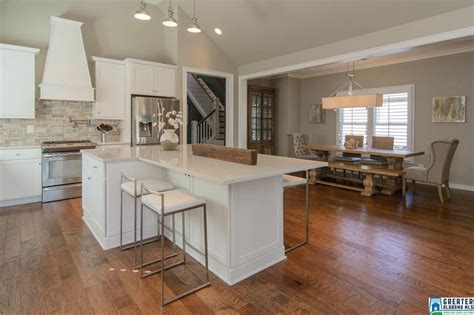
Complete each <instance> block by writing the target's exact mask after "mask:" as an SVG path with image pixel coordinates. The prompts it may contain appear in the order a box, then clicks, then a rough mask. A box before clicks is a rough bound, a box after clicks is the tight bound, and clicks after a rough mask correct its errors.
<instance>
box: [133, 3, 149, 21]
mask: <svg viewBox="0 0 474 315" xmlns="http://www.w3.org/2000/svg"><path fill="white" fill-rule="evenodd" d="M134 17H135V18H136V19H138V20H142V21H148V20H150V19H151V15H150V14H149V13H148V12H147V11H146V3H145V1H143V0H141V1H140V9H138V10H137V12H135V15H134Z"/></svg>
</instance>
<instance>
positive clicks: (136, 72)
mask: <svg viewBox="0 0 474 315" xmlns="http://www.w3.org/2000/svg"><path fill="white" fill-rule="evenodd" d="M132 87H133V89H132V93H133V94H139V95H155V94H156V93H155V92H154V91H155V67H153V66H149V65H142V64H134V65H133V77H132Z"/></svg>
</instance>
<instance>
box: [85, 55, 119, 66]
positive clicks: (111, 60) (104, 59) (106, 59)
mask: <svg viewBox="0 0 474 315" xmlns="http://www.w3.org/2000/svg"><path fill="white" fill-rule="evenodd" d="M91 59H92V61H94V62H106V63H114V64H118V65H125V64H126V62H125V61H123V60H117V59H109V58H103V57H96V56H92V57H91Z"/></svg>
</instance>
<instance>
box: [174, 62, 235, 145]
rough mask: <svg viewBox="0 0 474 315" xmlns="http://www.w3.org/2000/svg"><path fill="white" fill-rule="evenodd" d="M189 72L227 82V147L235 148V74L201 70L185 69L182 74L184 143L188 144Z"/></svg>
mask: <svg viewBox="0 0 474 315" xmlns="http://www.w3.org/2000/svg"><path fill="white" fill-rule="evenodd" d="M188 72H191V73H197V74H202V75H209V76H214V77H220V78H224V79H226V80H225V145H226V146H227V147H233V146H234V74H233V73H228V72H221V71H213V70H207V69H200V68H192V67H183V72H182V78H183V79H182V84H183V85H182V89H181V92H182V100H183V118H184V119H183V135H182V139H183V143H188V142H187V141H188V97H187V93H188Z"/></svg>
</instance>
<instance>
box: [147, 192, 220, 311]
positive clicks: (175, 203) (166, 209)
mask: <svg viewBox="0 0 474 315" xmlns="http://www.w3.org/2000/svg"><path fill="white" fill-rule="evenodd" d="M144 207H147V208H148V209H150V210H152V211H154V212H155V213H157V214H158V216H159V217H161V220H160V224H161V230H162V231H164V229H165V217H166V216H170V215H175V214H177V213H181V217H182V233H183V245H182V246H183V248H182V249H183V260H182V261H178V262H176V263H173V264H171V265H168V266H165V259H166V258H167V257H165V246H164V245H165V243H164V237H161V257H162V258H163V259H161V267H160V268H159V269H158V270H155V271H152V272H150V273H159V272H161V306H164V305H166V304H169V303H171V302H174V301H176V300H179V299H181V298H182V297H184V296H186V295H189V294H191V293H194V292H196V291H198V290H201V289H203V288H205V287H207V286H209V285H210V284H211V283H210V281H209V265H208V258H209V257H208V248H207V214H206V201H205V200H203V199H201V198H199V197H197V196H194V195H193V194H191V193H189V192H187V191H186V190H184V189H174V190H168V191H165V192H159V191H154V190H152V189H151V188H149V187H147V186H146V185H142V206H141V216H142V218H143V208H144ZM197 208H202V211H203V217H204V253H202V252H200V251H199V250H197V249H196V248H195V247H194V246H192V245H191V244H190V243H188V242H187V241H186V235H185V231H186V226H185V212H186V211H190V210H193V209H197ZM142 222H143V220H142ZM140 229H141V231H143V224H142V225H141V226H140ZM173 230H174V227H173ZM186 245H189V246H190V247H192V248H193V249H195V250H197V251H198V252H200V254H202V255H204V261H205V267H206V282H205V283H204V284H201V285H199V286H197V287H195V288H192V289H190V290H188V291H186V292H184V293H181V294H179V295H175V296H174V297H173V298H171V299H169V300H166V301H165V297H164V296H165V295H164V273H165V270H168V269H171V268H173V267H176V266H178V265H181V264H186ZM140 257H141V260H140V261H143V244H141V245H140ZM140 275H141V276H142V275H143V273H142V266H140ZM145 276H146V275H145Z"/></svg>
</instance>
